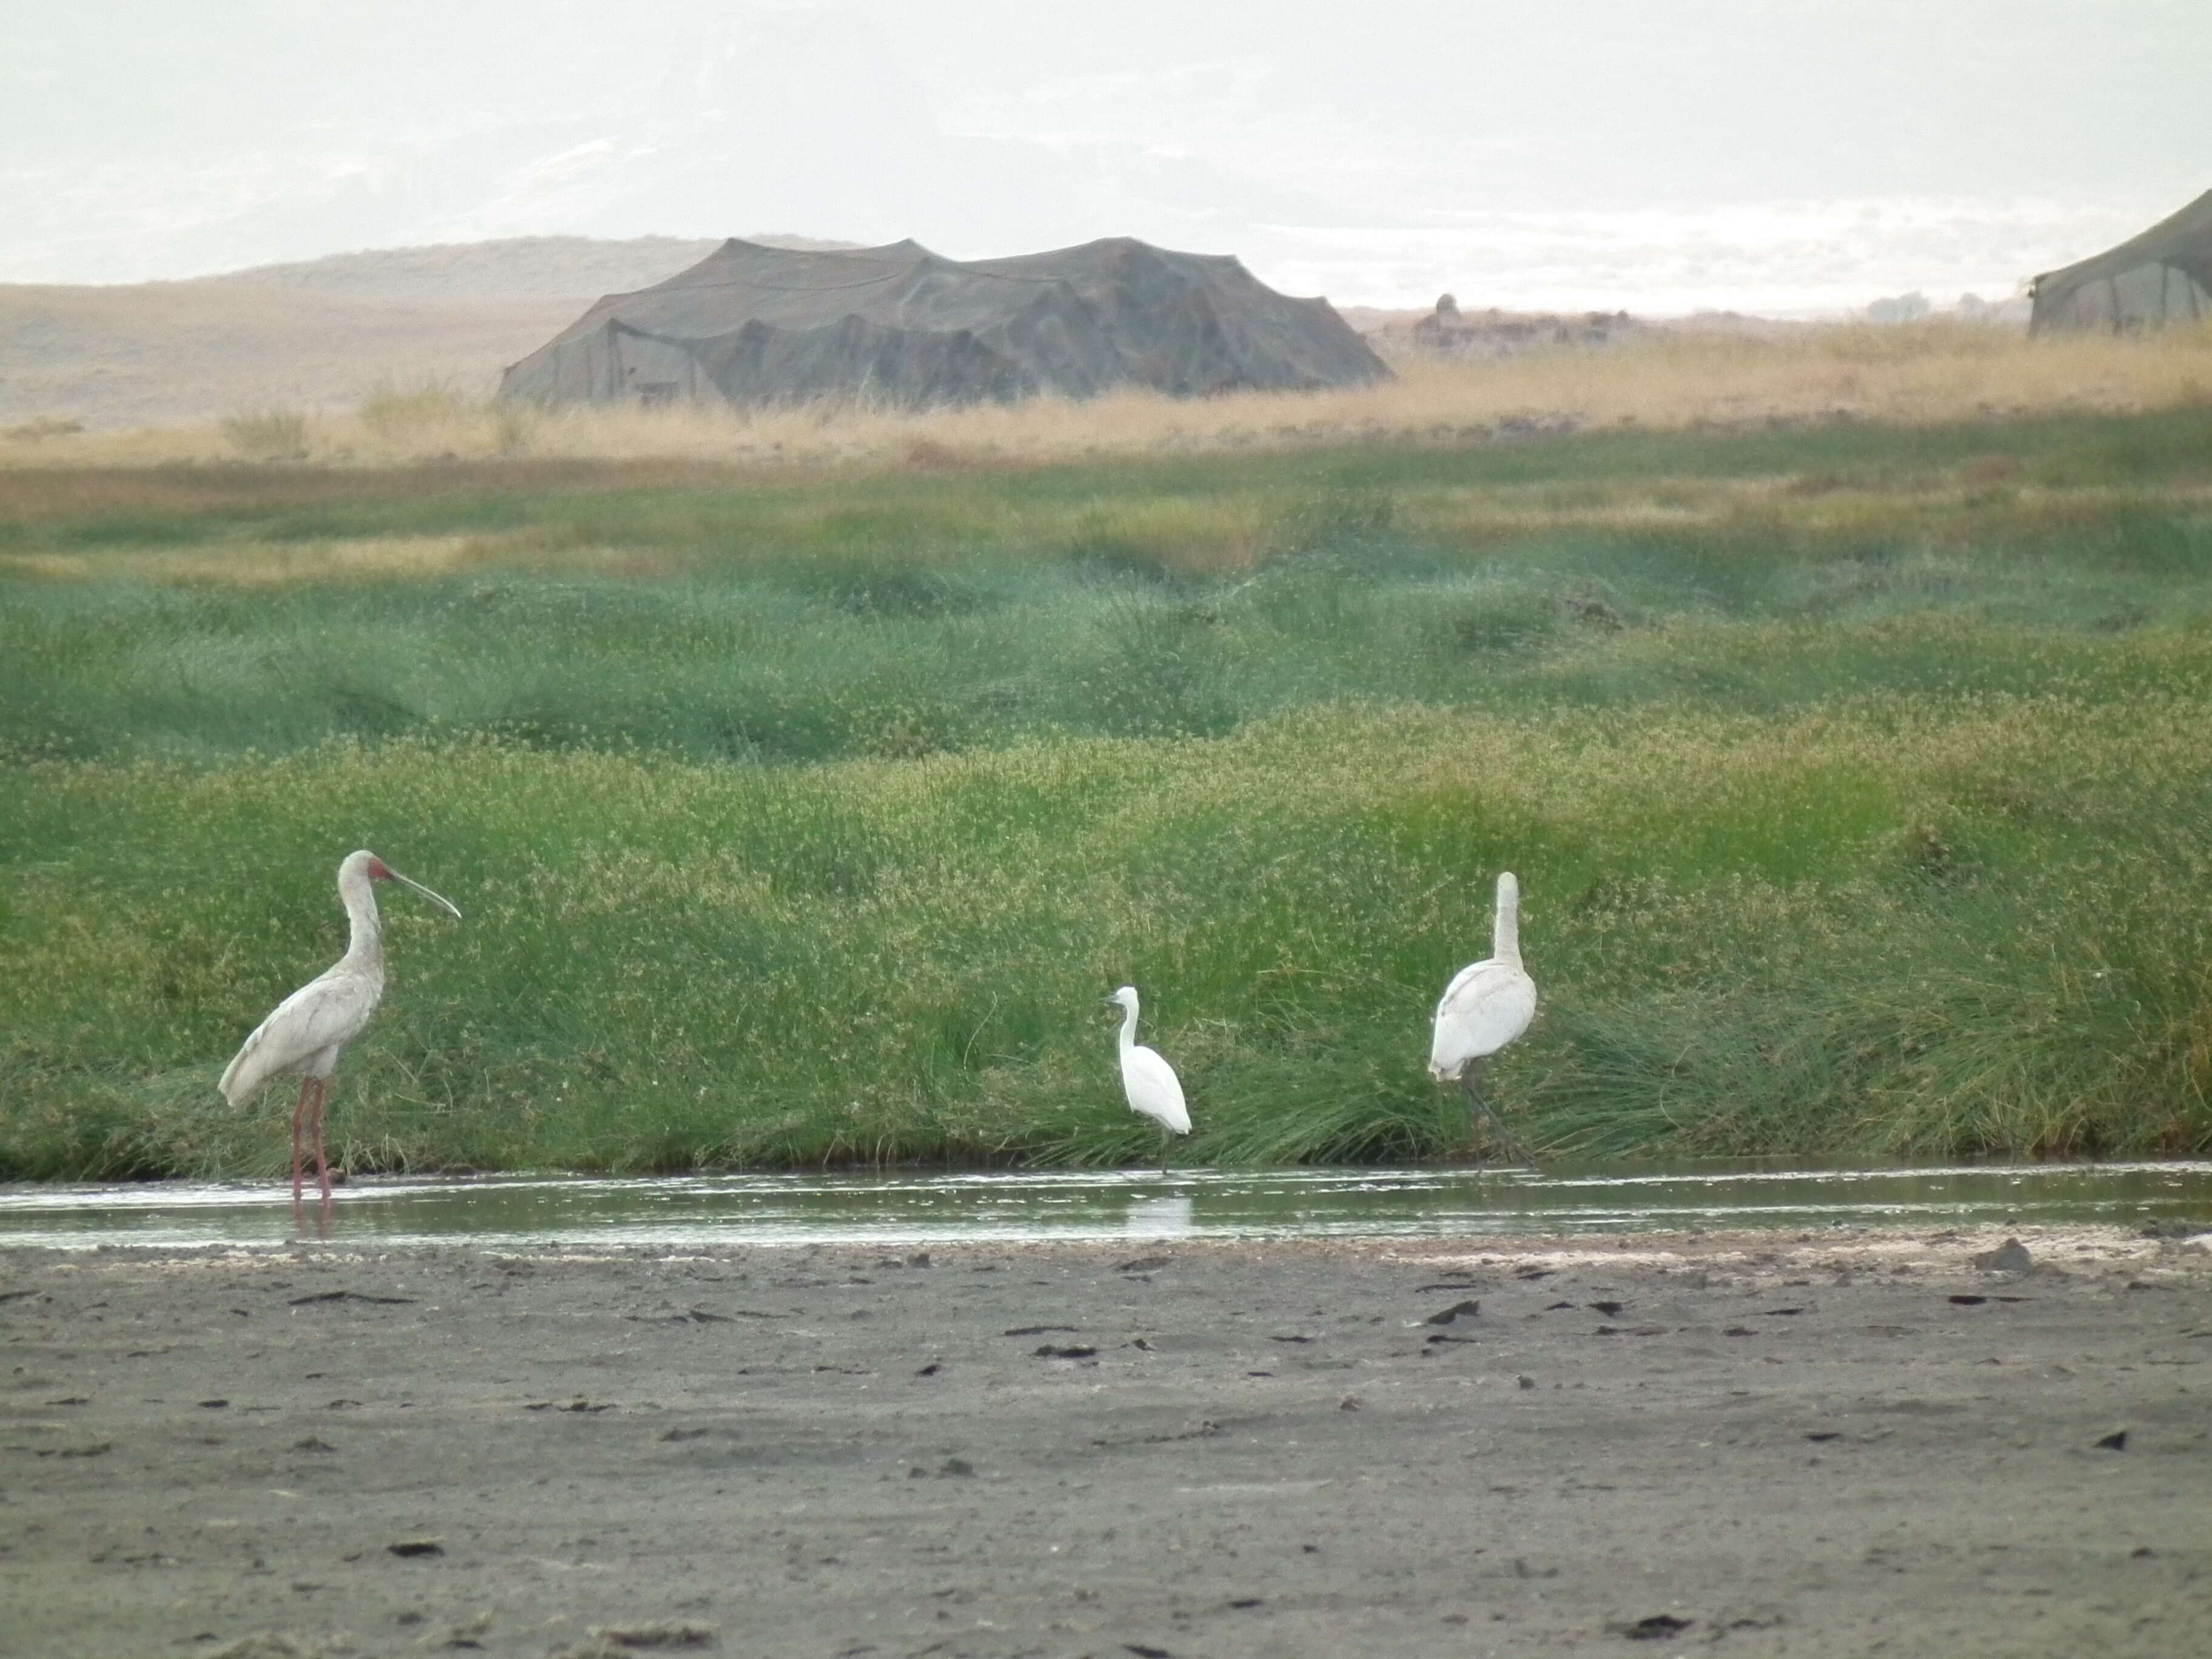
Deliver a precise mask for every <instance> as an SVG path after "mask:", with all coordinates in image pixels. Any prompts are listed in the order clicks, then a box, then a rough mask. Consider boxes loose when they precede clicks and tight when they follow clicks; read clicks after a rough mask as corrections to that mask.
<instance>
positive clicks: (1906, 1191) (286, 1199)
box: [0, 1163, 2212, 1249]
mask: <svg viewBox="0 0 2212 1659" xmlns="http://www.w3.org/2000/svg"><path fill="white" fill-rule="evenodd" d="M290 1207H291V1195H290V1193H289V1189H287V1188H283V1186H282V1185H280V1184H277V1183H269V1184H265V1185H252V1186H247V1185H240V1184H232V1183H225V1184H214V1185H188V1184H185V1183H182V1182H161V1183H151V1184H147V1185H143V1186H127V1187H119V1186H65V1187H56V1186H31V1185H6V1186H0V1245H50V1246H56V1247H59V1248H63V1249H88V1248H91V1247H94V1246H97V1245H102V1244H107V1245H119V1246H131V1245H147V1246H155V1245H158V1246H161V1247H164V1248H171V1249H174V1248H179V1247H191V1246H201V1245H228V1244H270V1243H283V1242H284V1241H286V1240H288V1239H289V1238H290V1237H292V1231H291V1217H290V1213H289V1212H290ZM2152 1218H2204V1219H2207V1220H2212V1164H2206V1163H2174V1164H2031V1165H2020V1166H2003V1165H2000V1166H1975V1165H1952V1166H1944V1167H1938V1168H1923V1169H1899V1168H1890V1169H1876V1170H1849V1169H1819V1168H1804V1167H1796V1168H1778V1167H1773V1166H1761V1165H1753V1164H1730V1165H1715V1164H1709V1165H1704V1166H1700V1167H1697V1168H1691V1169H1680V1168H1677V1169H1670V1170H1654V1169H1635V1168H1626V1169H1624V1168H1619V1167H1589V1166H1582V1167H1576V1166H1547V1167H1545V1168H1542V1169H1536V1170H1526V1169H1512V1170H1508V1169H1497V1170H1177V1171H1176V1172H1175V1173H1174V1174H1172V1175H1169V1176H1162V1175H1160V1174H1159V1173H1158V1171H1156V1170H1126V1171H1117V1170H1105V1171H1099V1170H1086V1171H1080V1172H1036V1171H1023V1172H1018V1173H991V1174H971V1175H941V1174H940V1175H923V1174H913V1173H888V1174H886V1173H875V1172H854V1173H844V1174H832V1175H806V1176H799V1175H730V1176H683V1177H676V1178H667V1179H657V1180H656V1179H634V1180H601V1179H594V1178H590V1177H582V1176H554V1177H550V1178H538V1177H522V1176H495V1177H484V1178H454V1179H434V1180H421V1179H398V1178H392V1179H372V1180H362V1181H356V1182H354V1183H352V1184H351V1185H349V1186H348V1187H345V1188H341V1189H340V1191H339V1194H338V1197H337V1212H336V1217H335V1220H334V1225H333V1228H332V1233H331V1237H332V1241H333V1242H334V1243H340V1244H346V1243H351V1244H356V1245H358V1244H389V1245H413V1244H426V1243H457V1242H462V1241H467V1242H470V1243H477V1244H482V1245H486V1246H491V1247H498V1248H516V1247H525V1246H526V1247H531V1248H544V1247H546V1246H549V1245H553V1244H564V1245H572V1246H578V1247H586V1248H588V1247H592V1246H599V1245H611V1244H645V1245H665V1246H671V1247H678V1248H680V1247H683V1246H686V1245H732V1244H747V1243H761V1244H769V1243H870V1244H882V1245H885V1246H890V1245H895V1244H902V1245H926V1244H929V1243H950V1242H955V1241H959V1240H963V1239H969V1240H1017V1239H1032V1238H1068V1239H1080V1238H1097V1239H1111V1238H1129V1237H1146V1238H1190V1237H1249V1238H1280V1237H1298V1236H1308V1237H1452V1236H1459V1235H1467V1236H1474V1237H1479V1236H1481V1235H1484V1234H1493V1235H1494V1234H1505V1233H1526V1232H1546V1233H1579V1232H1611V1231H1634V1230H1638V1229H1644V1228H1682V1227H1713V1228H1718V1227H1775V1228H1796V1229H1804V1228H1808V1227H1817V1226H1825V1225H1830V1224H1832V1223H1839V1222H1840V1223H1861V1224H1867V1223H1870V1224H1877V1225H1881V1224H1893V1225H1938V1226H1942V1225H1962V1224H1966V1223H1970V1222H2004V1221H2017V1222H2020V1223H2022V1224H2032V1223H2039V1222H2040V1223H2050V1222H2064V1221H2073V1222H2090V1221H2095V1222H2107V1223H2116V1224H2137V1223H2140V1222H2142V1221H2144V1220H2148V1219H2152Z"/></svg>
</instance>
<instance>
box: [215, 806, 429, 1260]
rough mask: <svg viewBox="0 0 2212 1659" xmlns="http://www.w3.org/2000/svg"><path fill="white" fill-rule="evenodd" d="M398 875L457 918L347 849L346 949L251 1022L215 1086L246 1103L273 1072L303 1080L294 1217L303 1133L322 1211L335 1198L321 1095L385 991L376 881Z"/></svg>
mask: <svg viewBox="0 0 2212 1659" xmlns="http://www.w3.org/2000/svg"><path fill="white" fill-rule="evenodd" d="M380 881H396V882H398V883H399V884H401V885H402V886H405V887H411V888H413V889H414V890H416V892H418V893H420V894H421V895H422V896H423V897H424V898H426V899H428V900H429V901H430V902H432V903H433V904H435V905H436V906H438V907H439V908H441V909H442V910H444V911H445V912H446V913H447V915H450V916H452V917H453V920H454V921H459V920H460V919H461V913H460V912H459V910H456V909H455V908H453V905H452V903H451V902H448V901H447V900H445V899H442V898H441V897H439V896H438V895H437V894H435V893H434V892H432V891H431V890H429V889H428V888H427V887H425V886H424V885H422V883H421V882H419V881H410V880H409V879H408V878H406V877H405V876H403V875H401V874H400V873H399V872H398V871H397V870H394V869H393V868H392V866H390V865H388V864H386V862H385V861H384V860H382V859H380V858H379V857H377V856H376V854H374V853H371V852H368V851H367V850H365V849H364V850H363V851H362V852H358V853H349V854H346V856H345V860H344V862H343V863H342V864H340V865H339V866H338V902H340V903H342V904H343V905H344V906H345V912H346V920H347V921H349V923H351V924H352V936H351V938H350V939H348V941H347V943H346V953H345V954H344V955H343V956H342V957H339V958H338V959H337V962H336V963H334V964H333V965H332V966H331V968H330V969H328V970H327V971H326V972H325V973H322V974H320V975H317V976H316V977H315V978H313V979H311V980H309V981H307V983H306V984H305V985H302V986H301V987H300V988H299V989H298V990H296V991H295V992H293V993H292V994H291V995H290V996H289V997H286V998H285V999H284V1000H283V1001H282V1002H280V1003H278V1004H277V1005H276V1010H275V1012H272V1013H271V1014H270V1016H269V1018H266V1019H264V1020H263V1021H262V1022H261V1024H258V1025H257V1026H255V1027H254V1028H253V1035H252V1036H250V1037H248V1038H246V1046H245V1047H244V1048H240V1050H239V1051H238V1054H237V1056H236V1058H234V1060H232V1061H231V1062H230V1064H229V1065H228V1066H226V1067H224V1069H223V1073H222V1082H221V1083H219V1084H217V1085H216V1087H217V1088H219V1089H221V1090H222V1094H223V1098H224V1099H226V1100H228V1102H229V1103H231V1104H232V1105H233V1106H243V1105H244V1104H245V1103H246V1102H247V1101H248V1100H251V1099H252V1097H253V1096H254V1094H255V1092H256V1091H258V1090H259V1089H260V1087H261V1085H263V1084H264V1083H266V1082H268V1081H269V1079H270V1078H273V1077H296V1078H298V1079H300V1098H299V1100H298V1101H297V1102H296V1103H295V1104H294V1106H293V1108H292V1217H293V1220H294V1222H295V1224H296V1223H297V1221H298V1220H299V1216H300V1132H301V1129H302V1128H303V1127H304V1128H306V1129H307V1131H308V1133H310V1135H311V1136H312V1137H313V1141H314V1147H315V1175H316V1178H317V1179H318V1180H319V1182H321V1183H322V1188H323V1212H324V1214H325V1216H326V1217H327V1216H328V1214H329V1212H330V1204H331V1170H330V1165H329V1164H328V1163H327V1162H326V1161H325V1158H324V1157H323V1099H324V1097H325V1094H326V1093H327V1092H328V1091H329V1088H330V1077H331V1072H332V1071H333V1070H335V1069H336V1067H337V1063H338V1051H339V1050H340V1049H342V1048H344V1047H345V1046H346V1044H347V1043H349V1042H352V1041H353V1040H354V1039H355V1038H356V1037H357V1036H360V1035H361V1033H362V1029H363V1028H364V1027H365V1026H367V1025H368V1017H369V1016H370V1015H371V1014H373V1013H374V1012H376V1005H377V1004H378V1003H379V1002H380V1001H381V1000H383V997H384V928H383V925H382V923H381V922H380V921H379V920H378V918H377V914H376V894H375V890H374V885H373V884H374V883H376V882H380Z"/></svg>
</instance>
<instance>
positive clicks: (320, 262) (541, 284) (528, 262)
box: [202, 236, 854, 300]
mask: <svg viewBox="0 0 2212 1659" xmlns="http://www.w3.org/2000/svg"><path fill="white" fill-rule="evenodd" d="M746 240H748V241H754V242H765V243H767V244H768V245H769V246H771V247H796V248H821V249H829V248H841V247H851V246H854V244H853V243H851V242H825V241H819V240H815V239H814V238H811V237H807V236H749V237H747V238H746ZM719 246H721V244H720V242H719V241H716V240H711V239H710V240H686V239H684V238H682V237H677V236H639V237H634V238H632V239H631V240H629V241H625V242H609V241H601V240H599V239H598V238H596V237H591V236H514V237H509V238H507V240H503V241H497V242H454V243H447V244H444V245H441V246H436V247H394V248H376V249H372V250H370V251H368V252H362V253H335V254H332V255H331V256H330V257H328V258H322V259H311V260H308V261H307V263H306V264H290V265H256V266H254V267H253V268H252V269H251V270H234V271H230V272H228V273H226V274H225V275H223V276H210V277H205V278H203V279H202V281H203V282H204V283H214V284H220V285H222V286H225V287H237V286H242V285H246V284H251V285H252V286H254V287H256V288H287V289H312V290H313V291H314V292H316V293H319V294H351V295H363V296H368V297H374V298H378V299H386V300H429V299H449V298H450V299H462V298H466V299H513V298H523V297H529V298H533V299H544V298H566V297H568V296H569V295H579V294H580V295H587V296H589V297H590V298H592V299H597V298H599V295H603V294H627V293H629V291H630V290H631V289H640V288H647V287H650V286H651V285H652V284H653V283H658V282H660V281H662V280H663V279H664V278H666V277H669V276H674V275H675V274H676V273H677V272H678V271H679V270H683V269H684V267H685V266H686V265H690V264H697V263H698V261H700V260H702V259H703V258H706V257H707V256H708V254H709V253H712V252H714V250H715V249H716V248H717V247H719Z"/></svg>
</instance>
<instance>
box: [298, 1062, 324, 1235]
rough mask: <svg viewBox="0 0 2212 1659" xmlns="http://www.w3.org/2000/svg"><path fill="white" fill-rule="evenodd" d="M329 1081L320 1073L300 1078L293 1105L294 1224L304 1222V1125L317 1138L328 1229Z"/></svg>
mask: <svg viewBox="0 0 2212 1659" xmlns="http://www.w3.org/2000/svg"><path fill="white" fill-rule="evenodd" d="M329 1089H330V1085H329V1084H328V1082H327V1081H325V1079H322V1078H319V1077H303V1078H301V1079H300V1098H299V1100H298V1102H297V1103H295V1105H294V1106H293V1108H292V1225H294V1226H295V1227H297V1226H299V1225H301V1213H300V1132H301V1129H302V1128H303V1127H304V1128H305V1129H306V1130H307V1133H308V1134H309V1135H310V1136H311V1137H312V1138H313V1141H314V1147H315V1176H316V1178H317V1180H318V1181H319V1182H320V1184H321V1187H322V1189H323V1207H322V1215H321V1222H322V1225H323V1226H324V1227H325V1229H327V1228H328V1227H329V1225H330V1221H331V1166H330V1162H329V1160H328V1159H327V1158H325V1156H324V1155H323V1098H324V1097H325V1095H326V1094H327V1093H328V1092H329Z"/></svg>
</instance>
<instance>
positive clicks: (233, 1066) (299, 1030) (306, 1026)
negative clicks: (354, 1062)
mask: <svg viewBox="0 0 2212 1659" xmlns="http://www.w3.org/2000/svg"><path fill="white" fill-rule="evenodd" d="M383 989H384V987H382V986H381V985H380V984H378V983H376V982H374V981H371V980H368V979H366V978H364V977H363V976H362V975H359V974H355V973H349V972H343V971H341V970H340V969H336V968H333V969H331V970H330V971H329V972H328V973H326V974H324V975H321V976H320V977H319V978H316V979H311V980H309V981H307V983H306V984H305V985H302V986H301V987H300V988H299V989H298V990H296V991H295V992H293V993H292V994H291V995H290V996H289V997H286V998H285V999H284V1000H283V1001H282V1002H280V1003H278V1004H277V1005H276V1008H275V1009H274V1010H273V1011H272V1012H270V1016H269V1018H266V1019H264V1020H263V1021H262V1022H261V1024H258V1025H257V1026H255V1027H254V1028H253V1035H252V1036H249V1037H247V1038H246V1042H245V1045H244V1046H243V1047H241V1048H240V1049H239V1051H238V1053H237V1054H236V1055H235V1056H234V1057H233V1059H232V1060H231V1062H230V1064H229V1065H228V1066H226V1067H225V1068H224V1069H223V1073H222V1082H221V1083H219V1084H217V1085H216V1087H217V1088H219V1089H221V1090H222V1092H223V1097H224V1098H225V1099H227V1100H228V1101H229V1102H230V1103H231V1104H232V1105H234V1106H236V1105H239V1104H240V1103H242V1102H244V1101H245V1100H246V1099H247V1098H248V1097H251V1096H252V1093H253V1091H255V1090H256V1089H258V1088H259V1087H260V1086H261V1085H263V1084H264V1083H266V1082H267V1081H268V1080H269V1079H270V1078H272V1077H282V1076H283V1075H284V1074H285V1073H287V1072H297V1071H299V1070H300V1069H301V1067H302V1066H306V1065H307V1063H308V1062H309V1061H310V1060H313V1059H314V1057H315V1056H316V1055H317V1054H320V1053H322V1052H323V1050H325V1048H333V1047H336V1046H337V1045H339V1044H342V1043H346V1042H352V1041H353V1039H354V1038H355V1037H356V1036H360V1035H361V1031H362V1027H363V1026H365V1025H367V1024H368V1017H369V1016H370V1015H371V1014H373V1013H374V1012H376V1004H377V1000H378V999H379V997H380V995H381V994H382V993H383Z"/></svg>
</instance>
